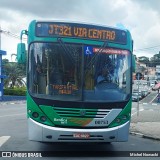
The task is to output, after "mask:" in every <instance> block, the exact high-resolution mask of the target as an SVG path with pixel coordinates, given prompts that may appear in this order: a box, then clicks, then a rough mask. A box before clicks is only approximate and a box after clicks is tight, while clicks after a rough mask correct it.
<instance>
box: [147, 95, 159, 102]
mask: <svg viewBox="0 0 160 160" xmlns="http://www.w3.org/2000/svg"><path fill="white" fill-rule="evenodd" d="M157 96H158V94H156V96H155V97H154V98H153V99H152V100H151V101H150V102H149V103H152V102H153V101H154V99H156V98H157Z"/></svg>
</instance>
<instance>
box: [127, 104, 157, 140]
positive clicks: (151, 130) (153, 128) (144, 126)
mask: <svg viewBox="0 0 160 160" xmlns="http://www.w3.org/2000/svg"><path fill="white" fill-rule="evenodd" d="M152 107H153V108H152ZM151 108H152V109H151ZM130 133H131V134H134V135H135V134H136V135H139V136H141V137H144V138H150V139H155V140H160V105H159V104H158V105H157V106H151V107H150V108H149V109H147V107H146V109H145V106H144V110H143V111H141V112H139V116H137V114H134V115H133V116H132V117H131V125H130Z"/></svg>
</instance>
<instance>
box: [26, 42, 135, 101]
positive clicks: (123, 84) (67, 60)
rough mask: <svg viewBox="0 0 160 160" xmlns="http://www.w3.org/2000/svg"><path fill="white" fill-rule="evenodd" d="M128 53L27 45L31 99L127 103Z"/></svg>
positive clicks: (78, 46)
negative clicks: (32, 97)
mask: <svg viewBox="0 0 160 160" xmlns="http://www.w3.org/2000/svg"><path fill="white" fill-rule="evenodd" d="M131 76H132V75H131V53H130V52H129V51H128V50H122V49H119V48H109V47H107V46H106V47H100V46H87V45H83V44H68V43H65V44H63V43H42V42H35V43H32V44H30V46H29V70H28V81H29V83H28V84H29V92H30V93H31V94H32V96H35V97H39V98H44V99H52V100H62V101H84V102H97V101H98V102H113V101H126V100H128V99H129V98H130V96H131V94H130V93H131Z"/></svg>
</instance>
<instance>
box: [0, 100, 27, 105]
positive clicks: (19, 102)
mask: <svg viewBox="0 0 160 160" xmlns="http://www.w3.org/2000/svg"><path fill="white" fill-rule="evenodd" d="M0 104H1V105H7V104H26V101H25V100H21V101H0Z"/></svg>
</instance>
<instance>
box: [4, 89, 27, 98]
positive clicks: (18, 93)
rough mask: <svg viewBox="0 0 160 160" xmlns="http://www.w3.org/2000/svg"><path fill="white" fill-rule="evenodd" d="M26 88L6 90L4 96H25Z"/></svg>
mask: <svg viewBox="0 0 160 160" xmlns="http://www.w3.org/2000/svg"><path fill="white" fill-rule="evenodd" d="M26 91H27V90H26V87H21V88H18V87H17V88H5V89H4V95H14V96H25V95H26Z"/></svg>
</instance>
